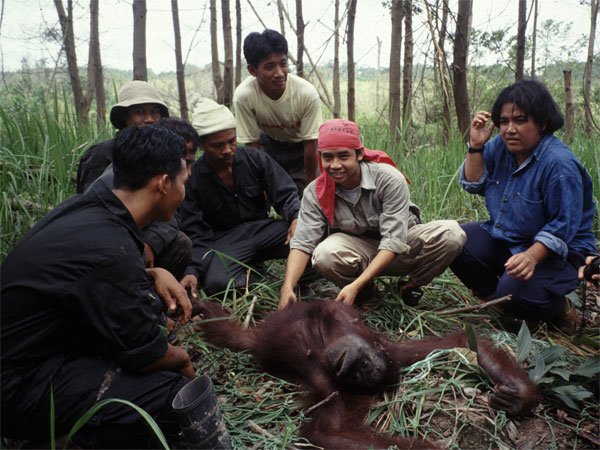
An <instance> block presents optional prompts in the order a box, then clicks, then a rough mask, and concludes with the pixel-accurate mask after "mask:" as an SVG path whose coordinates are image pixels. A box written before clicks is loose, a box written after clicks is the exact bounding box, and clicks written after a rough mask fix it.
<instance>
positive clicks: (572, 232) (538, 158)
mask: <svg viewBox="0 0 600 450" xmlns="http://www.w3.org/2000/svg"><path fill="white" fill-rule="evenodd" d="M483 157H484V161H485V170H484V173H483V175H482V177H481V178H480V179H479V180H477V181H475V182H468V181H467V180H466V179H465V175H464V163H463V166H462V169H461V176H460V180H459V181H460V183H461V185H462V186H463V188H464V189H465V190H466V191H467V192H470V193H472V194H479V195H483V196H484V197H485V204H486V207H487V210H488V212H489V214H490V219H489V220H488V221H487V222H484V223H483V224H482V225H481V226H482V228H483V229H484V230H486V231H487V232H488V233H489V234H490V235H491V236H492V237H493V238H495V239H500V240H502V241H504V242H507V243H508V244H509V246H510V250H511V252H512V253H513V254H515V253H520V252H523V251H525V250H527V248H529V247H530V246H531V245H532V244H533V243H534V242H540V243H541V244H543V245H544V246H545V247H547V248H548V249H550V250H552V251H553V252H554V253H556V254H557V255H559V256H560V257H562V258H563V259H565V258H566V257H567V252H568V250H569V249H573V250H577V251H580V252H582V253H588V252H595V251H596V246H595V241H594V236H593V234H592V231H591V230H592V219H593V217H594V202H593V198H592V194H593V192H592V180H591V179H590V177H589V175H588V174H587V172H586V171H585V169H584V167H583V166H582V165H581V163H580V162H579V161H578V160H577V158H576V157H575V155H573V153H572V152H571V149H569V147H567V146H566V145H565V144H563V143H562V142H561V141H560V140H558V139H557V138H556V137H555V136H554V135H547V136H544V137H542V139H541V140H540V142H539V143H538V145H537V146H536V147H535V149H534V150H533V152H532V153H531V155H530V156H529V158H528V159H527V160H526V161H525V162H523V163H522V164H521V166H520V167H518V166H517V163H516V161H515V158H514V156H513V155H512V153H510V152H509V151H508V148H507V147H506V145H505V144H504V141H503V140H502V137H501V136H500V135H498V136H496V137H495V138H494V139H492V140H490V141H489V142H488V143H486V144H485V148H484V152H483Z"/></svg>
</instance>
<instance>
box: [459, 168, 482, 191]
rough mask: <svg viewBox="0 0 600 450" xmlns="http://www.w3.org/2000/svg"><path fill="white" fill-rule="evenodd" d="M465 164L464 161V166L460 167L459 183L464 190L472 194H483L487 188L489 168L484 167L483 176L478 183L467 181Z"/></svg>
mask: <svg viewBox="0 0 600 450" xmlns="http://www.w3.org/2000/svg"><path fill="white" fill-rule="evenodd" d="M465 163H466V161H463V163H462V166H460V177H459V179H458V182H459V183H460V185H461V186H462V188H463V189H464V190H465V191H467V192H468V193H470V194H483V190H484V188H485V180H486V179H487V177H488V171H487V167H485V166H484V170H483V175H481V178H479V180H477V181H467V179H466V178H465Z"/></svg>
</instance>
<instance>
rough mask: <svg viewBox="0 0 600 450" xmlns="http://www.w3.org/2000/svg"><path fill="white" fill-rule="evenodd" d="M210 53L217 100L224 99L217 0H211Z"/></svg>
mask: <svg viewBox="0 0 600 450" xmlns="http://www.w3.org/2000/svg"><path fill="white" fill-rule="evenodd" d="M210 50H211V51H210V53H211V61H212V76H213V84H214V86H215V97H216V99H217V102H219V103H221V102H222V101H223V78H222V77H221V68H220V67H219V48H218V45H217V0H210Z"/></svg>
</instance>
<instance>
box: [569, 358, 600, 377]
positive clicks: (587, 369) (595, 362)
mask: <svg viewBox="0 0 600 450" xmlns="http://www.w3.org/2000/svg"><path fill="white" fill-rule="evenodd" d="M574 373H575V375H580V376H582V377H591V376H594V375H597V374H598V373H600V356H594V357H593V358H590V359H588V360H586V361H584V362H583V363H582V364H581V365H580V366H579V367H578V368H577V370H576V371H575V372H574Z"/></svg>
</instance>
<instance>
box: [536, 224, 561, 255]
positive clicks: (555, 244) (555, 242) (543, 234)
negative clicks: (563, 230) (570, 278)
mask: <svg viewBox="0 0 600 450" xmlns="http://www.w3.org/2000/svg"><path fill="white" fill-rule="evenodd" d="M533 240H534V242H539V243H540V244H543V245H544V246H545V247H547V248H548V249H550V250H552V251H553V252H554V253H556V254H557V255H558V256H560V257H561V258H562V259H567V253H568V252H569V248H568V247H567V244H566V243H565V241H563V240H562V239H560V238H558V237H556V236H554V235H552V234H550V233H548V232H547V231H540V232H539V233H538V234H536V235H535V237H534V238H533Z"/></svg>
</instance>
